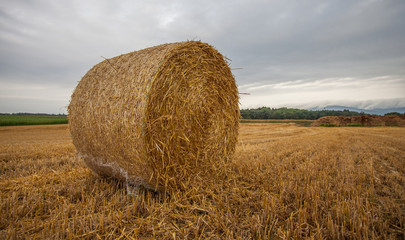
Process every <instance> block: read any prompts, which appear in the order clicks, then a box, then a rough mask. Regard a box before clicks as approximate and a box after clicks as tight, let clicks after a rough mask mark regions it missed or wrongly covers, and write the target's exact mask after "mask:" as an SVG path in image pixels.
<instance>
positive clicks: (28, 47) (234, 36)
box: [0, 0, 405, 113]
mask: <svg viewBox="0 0 405 240" xmlns="http://www.w3.org/2000/svg"><path fill="white" fill-rule="evenodd" d="M404 23H405V2H403V1H402V0H393V1H382V0H368V1H367V0H365V1H349V0H335V1H320V0H316V1H315V0H313V1H299V0H294V1H293V0H286V1H259V0H257V1H254V0H251V1H242V0H239V1H218V0H215V1H214V0H210V1H204V2H201V3H197V2H194V1H185V0H178V1H157V0H155V1H115V2H113V1H95V0H93V1H79V0H74V1H51V0H43V1H29V0H25V1H0V84H1V85H2V90H1V91H0V93H1V96H0V112H6V111H8V112H18V111H31V112H36V111H40V110H41V111H46V112H54V113H59V112H61V111H60V109H61V107H62V109H63V106H66V105H67V104H68V102H69V96H70V94H71V92H72V90H73V89H74V87H75V85H76V84H77V81H78V80H80V78H81V77H82V76H83V75H84V74H85V73H86V71H87V70H89V69H90V68H91V67H92V66H93V65H95V64H97V63H98V62H100V61H102V60H103V59H102V58H101V56H103V57H107V58H109V57H113V56H116V55H119V54H122V53H126V52H130V51H134V50H139V49H142V48H145V47H150V46H154V45H158V44H161V43H165V42H175V41H184V40H193V39H195V40H202V41H204V42H208V43H210V44H212V45H213V46H215V47H216V48H217V49H218V50H219V51H220V52H222V53H223V54H224V55H225V56H227V57H228V58H230V59H232V64H231V66H232V67H242V68H243V69H242V70H235V71H234V74H235V76H236V79H237V83H238V85H239V86H240V91H241V92H250V93H251V95H250V96H244V97H242V99H241V103H242V107H251V106H260V105H267V106H276V105H280V104H284V105H288V104H293V103H296V102H302V101H307V102H313V101H329V100H333V101H336V104H338V102H339V101H341V100H339V99H338V98H337V97H336V96H335V95H337V96H341V99H353V101H355V100H358V99H356V96H353V93H354V91H357V93H360V94H358V96H357V98H361V100H362V101H363V100H364V101H366V100H367V99H369V100H372V99H374V98H376V97H378V98H379V99H389V98H396V99H397V98H401V97H402V98H405V96H404V94H401V93H402V92H404V93H405V87H404V86H405V84H404V83H405V68H404V67H403V66H405V28H404V27H403V24H404ZM342 79H351V80H348V81H347V82H351V83H350V84H349V85H347V86H345V87H343V86H342V85H339V84H342V83H343V82H344V80H342ZM372 79H380V80H379V81H375V80H372ZM382 82H383V83H384V84H381V83H382ZM283 84H284V85H283ZM364 84H366V85H367V86H368V87H361V86H364ZM16 86H19V87H16ZM277 86H278V88H277ZM280 86H284V88H280ZM287 86H289V87H287ZM306 86H312V87H311V89H308V87H306ZM330 89H334V90H333V94H331V90H330ZM378 89H379V90H380V91H379V92H378V94H377V95H376V91H377V90H378ZM360 90H361V91H360ZM325 92H329V93H330V94H329V95H328V94H325ZM275 95H277V98H274V97H273V96H275ZM39 96H40V100H38V99H39ZM303 96H305V98H304V97H303ZM35 101H37V103H38V106H36V105H33V104H32V103H33V102H35ZM38 101H42V102H38ZM14 102H15V103H17V102H18V104H14ZM44 102H47V104H44ZM396 102H398V101H396ZM399 102H401V101H399ZM24 103H26V104H24ZM13 104H14V105H13ZM45 106H46V107H45ZM62 111H64V112H65V111H66V110H65V109H64V110H62Z"/></svg>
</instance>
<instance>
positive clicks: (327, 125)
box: [320, 123, 337, 127]
mask: <svg viewBox="0 0 405 240" xmlns="http://www.w3.org/2000/svg"><path fill="white" fill-rule="evenodd" d="M320 126H321V127H337V125H336V124H333V123H322V124H321V125H320Z"/></svg>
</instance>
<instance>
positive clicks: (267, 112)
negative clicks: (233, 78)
mask: <svg viewBox="0 0 405 240" xmlns="http://www.w3.org/2000/svg"><path fill="white" fill-rule="evenodd" d="M240 114H241V116H242V118H243V119H308V120H316V119H318V118H321V117H325V116H346V117H351V116H360V115H364V114H365V113H364V112H360V113H359V112H354V111H349V110H343V111H336V110H318V111H312V110H306V109H297V108H285V107H284V108H269V107H261V108H255V109H241V110H240Z"/></svg>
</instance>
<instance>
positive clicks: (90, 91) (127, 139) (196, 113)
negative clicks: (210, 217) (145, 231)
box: [68, 41, 239, 191]
mask: <svg viewBox="0 0 405 240" xmlns="http://www.w3.org/2000/svg"><path fill="white" fill-rule="evenodd" d="M238 104H239V96H238V90H237V87H236V84H235V80H234V77H233V75H232V73H231V70H230V68H229V66H228V63H227V62H226V60H225V59H224V57H223V56H222V55H221V54H220V53H219V52H218V51H217V50H216V49H214V48H213V47H211V46H210V45H208V44H206V43H202V42H199V41H187V42H179V43H171V44H163V45H159V46H155V47H151V48H147V49H143V50H140V51H135V52H131V53H128V54H123V55H121V56H117V57H114V58H111V59H106V60H105V61H103V62H101V63H99V64H97V65H96V66H94V67H93V68H92V69H91V70H90V71H88V72H87V73H86V75H85V76H84V77H83V78H82V80H81V81H80V82H79V83H78V85H77V87H76V89H75V90H74V92H73V94H72V98H71V101H70V105H69V108H68V111H69V128H70V132H71V135H72V138H73V143H74V145H75V147H76V149H77V152H78V156H79V157H80V158H82V159H83V160H84V162H85V163H86V165H87V166H88V167H89V168H91V169H92V170H93V171H94V172H96V173H98V174H99V175H102V176H107V177H113V178H117V179H120V180H123V181H125V182H126V183H127V186H128V185H132V186H134V187H137V186H139V185H143V186H144V187H146V188H150V189H154V190H158V191H161V190H168V189H169V190H170V189H171V190H173V189H181V188H185V187H186V185H187V184H186V182H187V181H189V180H190V179H191V178H193V177H198V176H200V175H204V172H209V171H211V172H212V171H218V169H220V168H221V166H222V165H223V164H224V163H226V162H228V161H229V160H230V158H231V157H232V155H233V153H234V151H235V144H236V142H237V135H238V128H239V106H238Z"/></svg>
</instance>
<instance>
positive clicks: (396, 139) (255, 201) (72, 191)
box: [0, 123, 405, 239]
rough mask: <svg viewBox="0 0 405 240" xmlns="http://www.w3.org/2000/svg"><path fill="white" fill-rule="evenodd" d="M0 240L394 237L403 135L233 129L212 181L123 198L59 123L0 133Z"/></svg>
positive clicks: (385, 130)
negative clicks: (229, 154) (231, 145)
mask: <svg viewBox="0 0 405 240" xmlns="http://www.w3.org/2000/svg"><path fill="white" fill-rule="evenodd" d="M0 164H1V168H0V169H1V172H0V204H1V205H0V238H1V239H25V238H34V239H35V238H41V239H61V238H80V239H82V238H85V239H86V238H91V239H96V238H101V239H115V238H120V239H268V238H272V239H307V238H312V239H346V238H349V239H404V237H405V236H404V228H405V220H404V219H405V197H404V196H405V187H404V186H405V128H400V127H373V128H304V127H299V126H296V125H295V124H261V123H254V124H241V127H240V138H239V143H238V145H237V147H236V154H235V158H234V159H233V161H232V163H230V164H228V165H226V166H224V168H225V169H223V170H222V173H223V174H221V175H220V176H215V178H213V179H212V180H211V181H205V182H202V183H200V184H199V185H195V186H194V187H193V188H190V189H189V190H188V191H179V192H175V193H173V194H172V195H171V196H166V195H163V194H156V193H153V192H149V191H144V192H142V193H141V194H140V195H139V196H137V197H134V196H130V195H128V194H127V193H126V189H125V187H124V186H123V184H121V183H120V182H117V181H114V180H108V179H103V178H100V177H98V176H96V175H94V174H92V172H91V170H89V169H88V168H87V167H85V165H84V164H83V163H82V162H78V161H77V160H76V153H75V148H74V147H73V144H72V140H71V137H70V135H69V131H68V129H67V125H49V126H23V127H1V128H0Z"/></svg>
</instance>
